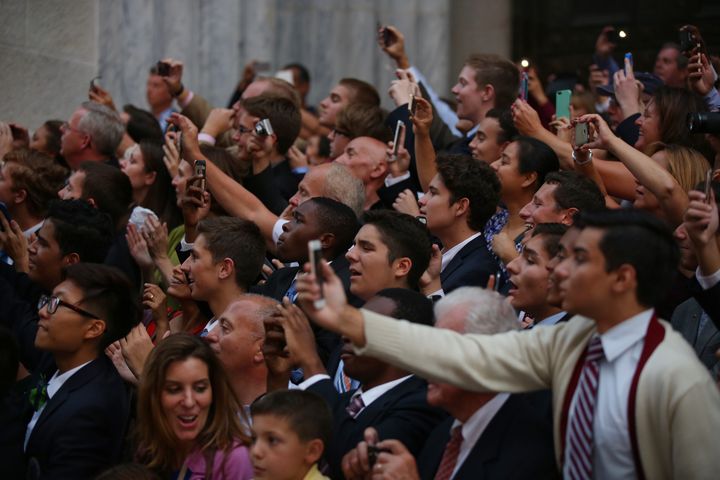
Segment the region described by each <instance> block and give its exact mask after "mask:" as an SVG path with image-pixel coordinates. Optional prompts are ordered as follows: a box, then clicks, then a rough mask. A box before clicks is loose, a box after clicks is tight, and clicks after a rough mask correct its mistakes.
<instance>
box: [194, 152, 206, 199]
mask: <svg viewBox="0 0 720 480" xmlns="http://www.w3.org/2000/svg"><path fill="white" fill-rule="evenodd" d="M206 169H207V165H206V164H205V160H195V176H196V177H201V180H200V190H202V192H203V193H205V172H206Z"/></svg>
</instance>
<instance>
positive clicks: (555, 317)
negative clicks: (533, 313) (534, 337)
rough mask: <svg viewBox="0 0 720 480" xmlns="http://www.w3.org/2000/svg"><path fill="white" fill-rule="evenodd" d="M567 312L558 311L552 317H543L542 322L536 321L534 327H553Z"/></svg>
mask: <svg viewBox="0 0 720 480" xmlns="http://www.w3.org/2000/svg"><path fill="white" fill-rule="evenodd" d="M566 313H567V312H565V311H560V312H558V313H556V314H554V315H550V316H549V317H545V318H543V319H542V320H540V321H538V322H537V323H536V324H535V326H538V325H542V326H543V327H549V326H550V325H555V324H556V323H558V321H560V319H561V318H563V317H564V316H565V314H566Z"/></svg>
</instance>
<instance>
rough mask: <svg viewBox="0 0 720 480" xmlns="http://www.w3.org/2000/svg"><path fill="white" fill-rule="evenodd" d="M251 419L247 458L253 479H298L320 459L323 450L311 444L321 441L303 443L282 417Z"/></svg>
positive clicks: (271, 416)
mask: <svg viewBox="0 0 720 480" xmlns="http://www.w3.org/2000/svg"><path fill="white" fill-rule="evenodd" d="M252 422H253V424H252V430H253V444H252V447H251V448H250V458H251V460H252V464H253V470H254V473H255V478H256V479H267V480H295V479H298V480H300V479H302V478H303V477H304V476H305V474H306V473H307V472H308V470H309V469H310V467H312V465H313V464H314V463H315V462H317V461H318V460H319V458H320V454H322V449H320V451H319V453H317V452H316V450H317V448H313V443H314V442H320V440H312V441H310V442H303V441H302V440H300V437H298V436H297V434H296V433H295V432H294V431H293V430H292V429H291V428H290V424H289V423H288V422H287V421H286V420H285V419H284V418H281V417H277V416H275V415H255V416H253V419H252ZM320 443H322V442H320Z"/></svg>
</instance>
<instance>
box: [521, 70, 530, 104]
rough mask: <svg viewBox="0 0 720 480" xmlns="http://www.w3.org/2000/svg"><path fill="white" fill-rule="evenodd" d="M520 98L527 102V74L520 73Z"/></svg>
mask: <svg viewBox="0 0 720 480" xmlns="http://www.w3.org/2000/svg"><path fill="white" fill-rule="evenodd" d="M520 98H521V99H523V100H525V101H527V99H528V74H527V72H522V73H521V74H520Z"/></svg>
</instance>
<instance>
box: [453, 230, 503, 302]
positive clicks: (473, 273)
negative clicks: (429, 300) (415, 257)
mask: <svg viewBox="0 0 720 480" xmlns="http://www.w3.org/2000/svg"><path fill="white" fill-rule="evenodd" d="M498 269H499V266H498V264H497V261H495V259H494V258H493V256H492V254H491V253H490V251H489V250H488V248H487V242H485V237H484V236H483V235H482V234H480V235H478V236H477V237H476V238H474V239H473V240H472V241H471V242H469V243H468V244H467V245H465V246H464V247H463V248H462V249H460V251H459V252H458V253H457V254H456V255H455V257H453V259H452V260H451V261H450V263H449V264H448V265H447V266H446V267H445V268H444V269H443V271H442V272H441V273H440V283H441V284H442V288H443V291H444V292H445V293H450V292H452V291H453V290H455V289H456V288H458V287H465V286H470V287H485V286H486V285H487V281H488V278H489V277H490V275H495V272H497V271H498Z"/></svg>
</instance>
